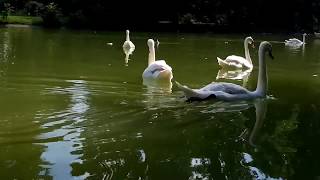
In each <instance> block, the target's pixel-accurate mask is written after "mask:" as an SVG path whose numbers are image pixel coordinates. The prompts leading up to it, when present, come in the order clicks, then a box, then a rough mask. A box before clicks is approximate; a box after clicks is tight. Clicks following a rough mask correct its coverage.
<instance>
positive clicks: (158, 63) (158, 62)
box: [152, 60, 172, 71]
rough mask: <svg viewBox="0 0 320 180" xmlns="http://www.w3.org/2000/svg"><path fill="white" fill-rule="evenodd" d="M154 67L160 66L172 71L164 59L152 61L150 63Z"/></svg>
mask: <svg viewBox="0 0 320 180" xmlns="http://www.w3.org/2000/svg"><path fill="white" fill-rule="evenodd" d="M152 64H153V65H154V66H156V67H161V68H164V69H166V70H169V71H172V68H171V67H170V66H169V65H168V64H167V63H166V61H165V60H157V61H155V62H154V63H152Z"/></svg>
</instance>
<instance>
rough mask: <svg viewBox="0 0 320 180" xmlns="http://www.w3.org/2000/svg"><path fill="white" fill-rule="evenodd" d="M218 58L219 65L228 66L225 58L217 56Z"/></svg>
mask: <svg viewBox="0 0 320 180" xmlns="http://www.w3.org/2000/svg"><path fill="white" fill-rule="evenodd" d="M217 60H218V64H219V66H221V67H225V66H227V63H226V62H225V61H224V60H223V59H220V58H219V57H217Z"/></svg>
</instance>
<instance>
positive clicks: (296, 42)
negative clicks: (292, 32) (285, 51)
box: [284, 33, 307, 47]
mask: <svg viewBox="0 0 320 180" xmlns="http://www.w3.org/2000/svg"><path fill="white" fill-rule="evenodd" d="M306 35H307V34H306V33H304V34H303V35H302V41H300V40H299V39H297V38H291V39H289V40H285V42H284V44H285V45H286V46H291V47H300V46H302V45H304V44H306Z"/></svg>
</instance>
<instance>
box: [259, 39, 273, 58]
mask: <svg viewBox="0 0 320 180" xmlns="http://www.w3.org/2000/svg"><path fill="white" fill-rule="evenodd" d="M260 49H261V50H262V51H264V52H268V55H269V57H270V58H271V59H274V57H273V55H272V45H271V43H269V42H268V41H263V42H261V43H260V47H259V50H260Z"/></svg>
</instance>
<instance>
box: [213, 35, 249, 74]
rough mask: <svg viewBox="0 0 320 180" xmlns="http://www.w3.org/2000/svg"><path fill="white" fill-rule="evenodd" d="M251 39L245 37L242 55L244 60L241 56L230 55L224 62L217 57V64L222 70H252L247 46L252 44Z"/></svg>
mask: <svg viewBox="0 0 320 180" xmlns="http://www.w3.org/2000/svg"><path fill="white" fill-rule="evenodd" d="M252 43H253V39H252V37H246V38H245V40H244V54H245V58H243V57H241V56H235V55H231V56H228V57H227V58H226V59H225V60H222V59H220V58H219V57H217V60H218V63H219V65H220V66H221V67H223V68H247V69H252V68H253V66H252V61H251V58H250V53H249V48H248V44H252Z"/></svg>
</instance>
